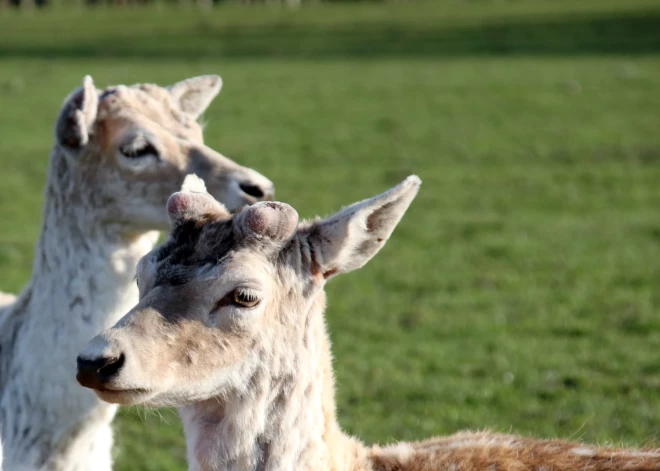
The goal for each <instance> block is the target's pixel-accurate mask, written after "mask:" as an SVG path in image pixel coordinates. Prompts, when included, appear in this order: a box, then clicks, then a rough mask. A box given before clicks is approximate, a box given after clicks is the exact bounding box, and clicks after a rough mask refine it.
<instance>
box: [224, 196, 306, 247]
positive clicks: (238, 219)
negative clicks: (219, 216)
mask: <svg viewBox="0 0 660 471" xmlns="http://www.w3.org/2000/svg"><path fill="white" fill-rule="evenodd" d="M297 226H298V213H297V212H296V210H295V209H293V208H292V207H291V206H289V205H288V204H286V203H280V202H278V201H260V202H259V203H255V204H253V205H252V206H248V207H247V208H245V209H244V210H243V211H240V212H239V213H238V214H236V216H234V227H236V229H237V231H239V232H240V233H241V234H242V235H243V236H245V235H248V234H254V235H256V236H257V237H266V238H268V239H271V240H273V241H275V242H283V241H285V240H288V239H289V238H291V236H292V235H293V234H294V233H295V231H296V227H297Z"/></svg>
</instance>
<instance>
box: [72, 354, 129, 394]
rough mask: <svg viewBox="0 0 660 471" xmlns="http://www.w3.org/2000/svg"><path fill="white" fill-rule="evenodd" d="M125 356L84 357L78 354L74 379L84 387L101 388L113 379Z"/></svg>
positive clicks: (122, 364)
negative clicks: (76, 371)
mask: <svg viewBox="0 0 660 471" xmlns="http://www.w3.org/2000/svg"><path fill="white" fill-rule="evenodd" d="M124 360H125V357H124V355H123V354H120V355H119V356H110V357H105V356H102V357H98V358H84V357H82V356H78V358H77V359H76V361H77V363H78V373H77V374H76V379H77V380H78V382H79V383H80V384H81V385H82V386H85V387H86V388H90V389H96V390H103V389H105V386H106V385H107V384H108V383H109V382H110V381H112V380H113V378H114V377H115V375H117V373H118V372H119V370H120V369H121V367H122V366H124Z"/></svg>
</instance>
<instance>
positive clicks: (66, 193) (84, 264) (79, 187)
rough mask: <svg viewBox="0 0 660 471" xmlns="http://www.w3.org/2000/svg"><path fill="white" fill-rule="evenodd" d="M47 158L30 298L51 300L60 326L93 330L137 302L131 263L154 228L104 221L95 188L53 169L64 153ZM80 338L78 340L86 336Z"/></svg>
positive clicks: (145, 248) (151, 240) (48, 302)
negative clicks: (130, 230) (139, 230)
mask: <svg viewBox="0 0 660 471" xmlns="http://www.w3.org/2000/svg"><path fill="white" fill-rule="evenodd" d="M58 160H59V162H58ZM51 162H52V163H51V169H50V170H51V172H50V177H49V181H48V184H47V186H46V194H45V205H44V212H43V223H42V227H41V234H40V237H39V241H38V243H37V247H36V250H35V259H34V265H33V277H32V282H31V287H32V298H33V302H38V301H39V300H41V301H42V302H44V303H45V305H46V306H50V308H49V309H48V311H52V313H53V315H50V316H48V317H53V318H57V317H65V318H66V321H67V323H68V324H69V325H61V327H60V328H63V329H70V330H71V331H75V326H76V325H77V326H82V325H85V326H89V327H87V328H85V329H81V330H90V329H91V330H94V331H96V332H95V333H94V334H93V335H96V333H98V332H100V331H102V330H104V329H107V328H109V327H110V326H111V325H113V324H114V323H115V322H116V321H117V320H118V319H119V317H120V316H121V315H123V314H125V313H126V311H127V310H128V309H129V308H130V307H132V306H133V305H134V304H135V303H136V302H137V288H136V287H135V283H134V279H133V278H134V275H135V267H136V265H137V262H138V261H139V259H140V258H141V257H142V256H143V255H145V254H146V253H147V252H149V251H150V250H151V249H152V248H153V245H154V243H155V241H156V239H157V237H158V233H157V232H153V231H152V232H146V233H134V234H130V233H128V232H127V230H126V228H124V227H122V226H120V225H115V226H113V225H108V224H107V223H106V222H104V221H103V217H102V216H103V215H102V214H99V213H98V209H95V208H94V207H93V206H92V205H91V200H92V198H94V197H95V195H94V194H93V193H94V190H93V189H89V188H87V187H86V186H85V185H84V184H82V182H78V181H75V178H80V177H78V176H77V175H71V174H70V172H68V171H66V170H64V171H60V175H53V174H54V173H56V172H57V167H59V166H66V162H65V161H64V157H63V156H59V159H57V158H53V159H51ZM56 305H57V307H58V310H57V311H56V310H55V309H54V308H55V306H56ZM61 308H64V310H60V309H61ZM44 316H45V315H44ZM44 321H46V320H45V319H41V320H40V322H44ZM46 322H47V321H46ZM71 333H73V332H69V334H71ZM69 338H71V337H69ZM72 340H73V339H72ZM80 340H81V342H82V343H81V345H80V346H82V345H84V343H85V342H87V341H88V340H89V339H88V338H85V339H83V338H81V339H80ZM74 359H75V357H74Z"/></svg>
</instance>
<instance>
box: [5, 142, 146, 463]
mask: <svg viewBox="0 0 660 471" xmlns="http://www.w3.org/2000/svg"><path fill="white" fill-rule="evenodd" d="M70 165H71V164H70V163H69V162H67V160H66V157H65V156H64V155H61V153H60V154H58V151H57V150H56V151H54V153H53V155H51V159H50V168H49V175H48V182H47V185H46V190H45V202H44V211H43V222H42V227H41V234H40V237H39V241H38V242H37V245H36V249H35V256H34V265H33V274H32V279H31V281H30V284H29V285H28V286H27V287H26V288H25V289H24V291H23V293H22V294H21V296H20V297H19V299H18V300H17V302H16V303H15V304H14V306H12V307H11V308H9V309H10V311H8V314H7V315H6V316H5V318H4V320H3V331H2V333H1V334H2V336H1V337H2V338H1V342H0V344H1V348H2V351H3V358H2V360H3V361H4V363H2V364H1V365H0V366H1V368H0V391H2V394H0V422H2V425H3V440H4V441H5V443H6V447H7V448H6V450H10V451H11V452H8V453H7V456H5V458H6V459H7V461H8V462H9V463H10V464H11V463H22V465H23V466H25V467H26V469H27V468H30V469H37V468H39V469H40V468H41V466H42V465H44V464H45V462H46V460H48V459H52V460H54V461H57V462H61V463H73V464H71V465H70V466H71V467H70V468H67V469H74V468H75V469H84V466H82V465H81V467H80V468H76V467H75V466H76V464H75V463H78V462H80V463H82V462H84V461H85V459H88V458H89V456H90V455H94V454H95V453H96V454H98V456H97V455H94V456H96V458H95V459H97V460H101V459H105V460H109V459H110V446H111V439H110V438H109V432H108V431H107V427H108V425H109V424H110V421H111V420H112V417H113V415H114V411H115V410H116V406H111V405H109V404H104V403H101V402H100V400H99V399H98V398H96V397H95V395H94V394H93V393H92V392H91V391H87V390H84V389H83V388H81V387H80V386H78V385H77V384H76V382H75V380H74V378H75V368H76V366H75V358H76V355H77V354H78V352H79V351H80V349H81V348H82V347H83V346H84V345H85V343H86V342H87V341H88V340H89V339H90V338H91V337H93V336H94V335H97V334H98V333H99V332H101V331H103V330H105V329H107V328H109V327H111V326H112V325H113V324H114V323H115V322H116V321H117V320H118V319H119V318H120V317H121V316H122V315H123V314H124V313H125V312H126V311H128V310H129V309H130V308H131V307H132V306H133V305H134V304H135V303H136V302H137V298H138V294H137V288H136V287H135V286H134V285H135V283H134V282H133V276H134V273H135V266H136V264H137V261H138V260H139V259H140V257H141V256H142V255H144V254H145V253H147V252H148V251H149V250H150V249H151V247H152V246H153V244H154V243H155V239H156V237H157V233H142V234H134V235H130V234H127V233H126V232H125V231H122V230H121V229H120V228H119V227H117V228H113V227H108V226H107V225H102V224H101V223H100V221H99V218H98V217H97V215H96V214H95V213H94V211H93V207H92V206H91V204H90V202H91V201H93V200H91V198H94V195H93V194H92V193H93V192H92V191H91V189H87V188H86V186H85V185H84V182H82V181H77V180H76V179H77V178H80V176H79V175H78V174H77V172H75V171H73V169H72V168H71V166H70ZM16 339H20V341H17V340H16ZM5 352H6V353H5ZM0 363H1V362H0ZM15 371H17V372H19V373H12V372H15ZM35 372H36V373H35ZM12 375H13V376H12ZM35 384H36V385H43V384H47V385H49V387H48V388H43V387H40V386H36V387H35ZM106 436H107V437H106ZM98 437H102V438H101V439H99V438H98ZM104 446H105V447H106V448H107V449H103V447H104ZM37 452H38V453H37ZM35 453H37V454H35ZM108 463H109V461H108ZM106 464H107V463H99V469H105V468H104V466H105V465H106ZM107 465H108V466H109V464H107ZM53 469H60V468H59V467H57V466H54V467H53Z"/></svg>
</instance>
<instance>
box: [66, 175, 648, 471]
mask: <svg viewBox="0 0 660 471" xmlns="http://www.w3.org/2000/svg"><path fill="white" fill-rule="evenodd" d="M420 183H421V182H420V180H419V179H418V178H417V177H414V176H412V177H409V178H408V179H406V180H405V181H404V182H403V183H401V184H400V185H399V186H397V187H395V188H393V189H391V190H390V191H388V192H386V193H384V194H382V195H380V196H376V197H375V198H372V199H369V200H366V201H362V202H360V203H356V204H354V205H352V206H349V207H348V208H346V209H344V210H343V211H340V212H339V213H337V214H336V215H334V216H332V217H330V218H327V219H324V220H318V221H315V222H306V223H302V224H300V225H299V224H298V215H297V213H296V211H295V210H294V209H293V208H292V207H291V206H289V205H286V204H284V203H273V202H269V203H267V202H263V203H257V204H255V205H253V206H250V207H248V208H245V209H243V210H242V211H240V212H238V213H237V214H236V215H234V216H233V217H232V216H231V215H230V214H229V213H228V212H227V211H226V210H225V208H224V207H223V206H222V205H221V204H220V203H218V202H217V201H215V200H214V199H213V197H211V196H210V195H209V194H207V193H204V188H203V184H201V183H200V182H199V181H195V180H194V179H190V180H187V182H186V183H184V189H183V191H182V192H179V193H175V194H174V195H173V196H172V197H171V198H170V199H169V201H168V205H167V207H168V211H169V214H170V217H171V219H172V222H173V227H172V229H171V232H170V235H169V239H168V240H167V241H166V242H165V244H164V245H162V246H161V247H159V248H157V249H155V250H153V251H152V252H151V253H150V254H148V255H146V256H145V257H144V258H142V260H141V261H140V263H139V264H138V267H137V281H138V286H139V290H140V302H139V303H138V304H137V306H135V307H134V308H133V309H132V310H131V311H130V312H129V313H128V314H127V315H126V316H125V317H124V318H122V319H121V320H120V321H119V322H118V323H117V324H116V325H115V326H114V327H113V328H111V329H109V330H108V331H106V332H105V333H103V334H102V335H99V336H97V337H96V338H94V339H93V340H92V341H91V342H90V343H89V344H88V345H87V346H86V347H85V348H84V349H83V350H82V352H81V353H80V356H79V357H78V380H79V382H80V383H81V384H82V385H84V386H87V387H90V388H93V389H94V390H95V391H96V393H97V394H98V396H99V397H100V398H101V399H103V400H106V401H108V402H112V403H119V404H145V405H148V406H152V407H162V406H169V405H175V406H178V407H179V411H180V415H181V417H182V419H183V423H184V427H185V431H186V436H187V440H188V460H189V469H190V470H195V471H199V470H203V471H220V470H224V471H255V470H258V471H284V470H292V471H293V470H295V471H494V470H508V471H523V470H529V471H542V470H543V471H569V470H570V471H615V470H616V471H624V470H626V471H651V470H656V471H657V470H659V469H660V452H654V451H640V450H617V449H605V448H597V447H588V446H584V445H580V444H576V443H569V442H562V441H544V440H535V439H527V438H521V437H515V436H510V435H499V434H490V433H469V432H465V433H459V434H457V435H453V436H450V437H446V438H433V439H430V440H427V441H424V442H418V443H399V444H397V445H394V446H390V447H384V448H381V447H378V446H372V447H367V446H365V445H363V444H362V443H360V442H359V441H358V440H356V439H354V438H352V437H349V436H347V435H345V434H344V433H342V431H341V430H340V428H339V425H338V423H337V419H336V416H335V399H334V378H333V372H332V364H331V353H330V342H329V339H328V335H327V331H326V327H325V320H324V317H323V310H324V308H325V294H324V290H323V287H324V285H325V282H326V281H327V280H328V279H329V278H331V277H333V276H335V275H338V274H340V273H345V272H348V271H351V270H354V269H356V268H359V267H361V266H363V265H364V264H365V263H366V262H367V261H368V260H369V259H370V258H371V257H373V256H374V255H375V254H376V253H377V252H378V251H379V250H380V249H381V247H383V245H384V244H385V241H386V240H387V239H388V238H389V236H390V234H391V233H392V231H393V230H394V227H395V226H396V225H397V224H398V222H399V220H400V219H401V217H402V216H403V214H404V212H405V211H406V209H407V208H408V205H409V204H410V203H411V201H412V200H413V198H414V197H415V195H416V193H417V191H418V188H419V186H420Z"/></svg>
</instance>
